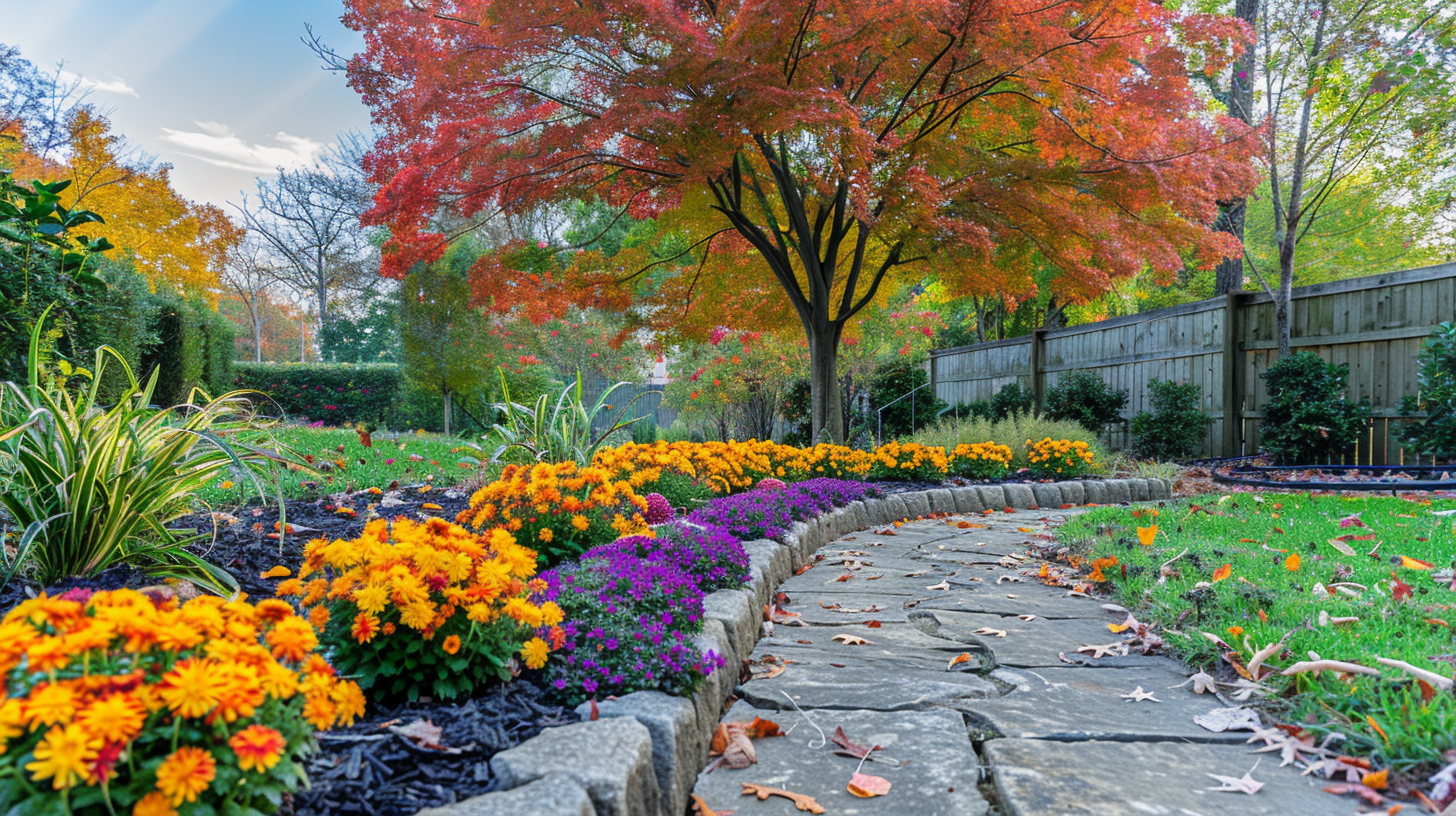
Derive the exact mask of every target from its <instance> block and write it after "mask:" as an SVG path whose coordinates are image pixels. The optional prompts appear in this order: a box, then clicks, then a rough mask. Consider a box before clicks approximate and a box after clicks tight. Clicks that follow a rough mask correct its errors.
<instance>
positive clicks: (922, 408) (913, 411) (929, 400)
mask: <svg viewBox="0 0 1456 816" xmlns="http://www.w3.org/2000/svg"><path fill="white" fill-rule="evenodd" d="M929 381H930V377H929V375H928V374H926V373H925V369H924V368H922V367H920V366H918V365H916V364H914V363H911V362H909V361H907V360H895V361H893V362H889V363H884V364H883V365H880V366H879V367H877V368H876V369H875V373H874V376H873V377H872V378H871V379H870V422H871V423H872V424H871V428H872V429H874V428H877V429H878V430H879V434H880V438H881V439H886V440H888V439H894V438H896V437H899V436H908V435H909V434H912V433H914V432H916V431H918V430H920V429H921V428H925V427H928V426H930V425H932V424H934V423H935V420H936V417H937V416H939V415H940V412H941V410H942V409H944V408H945V402H944V401H942V400H941V399H940V398H938V397H936V396H935V394H934V393H932V391H931V389H929V388H922V389H921V390H920V391H916V392H915V395H914V396H913V397H906V396H905V395H906V394H909V393H910V392H911V391H913V390H915V389H916V388H920V387H921V386H923V385H925V384H926V383H928V382H929ZM901 397H905V398H904V399H900V398H901ZM896 400H898V402H897V401H896ZM881 409H884V410H883V411H882V410H881ZM876 422H877V423H878V424H875V423H876Z"/></svg>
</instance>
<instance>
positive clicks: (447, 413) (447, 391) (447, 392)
mask: <svg viewBox="0 0 1456 816" xmlns="http://www.w3.org/2000/svg"><path fill="white" fill-rule="evenodd" d="M445 435H446V436H449V435H450V389H448V388H446V389H445Z"/></svg>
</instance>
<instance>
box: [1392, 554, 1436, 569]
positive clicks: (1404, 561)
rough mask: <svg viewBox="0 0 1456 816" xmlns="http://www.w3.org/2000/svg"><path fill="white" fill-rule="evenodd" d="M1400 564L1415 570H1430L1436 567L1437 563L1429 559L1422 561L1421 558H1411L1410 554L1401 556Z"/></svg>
mask: <svg viewBox="0 0 1456 816" xmlns="http://www.w3.org/2000/svg"><path fill="white" fill-rule="evenodd" d="M1400 565H1401V566H1402V567H1405V568H1406V569H1414V570H1428V569H1435V568H1436V565H1435V564H1432V563H1430V562H1429V561H1422V560H1421V559H1419V558H1411V557H1410V556H1408V555H1402V556H1401V557H1400Z"/></svg>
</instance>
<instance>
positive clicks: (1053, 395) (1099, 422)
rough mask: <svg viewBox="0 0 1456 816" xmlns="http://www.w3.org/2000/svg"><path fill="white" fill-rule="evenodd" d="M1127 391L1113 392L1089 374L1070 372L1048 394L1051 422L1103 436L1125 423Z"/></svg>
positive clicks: (1047, 402) (1048, 415)
mask: <svg viewBox="0 0 1456 816" xmlns="http://www.w3.org/2000/svg"><path fill="white" fill-rule="evenodd" d="M1126 407H1127V391H1125V390H1114V389H1113V388H1112V387H1111V386H1109V385H1108V384H1107V383H1105V382H1103V381H1102V378H1101V377H1099V376H1097V375H1096V374H1093V373H1092V372H1090V371H1069V372H1067V373H1065V374H1063V375H1062V376H1061V378H1060V379H1058V380H1057V384H1056V385H1055V386H1053V387H1052V388H1051V389H1049V390H1048V391H1047V393H1046V415H1047V418H1048V419H1067V420H1071V421H1073V422H1076V423H1077V424H1079V425H1081V426H1082V427H1083V428H1086V429H1087V430H1089V431H1091V432H1093V433H1100V432H1101V431H1102V429H1103V428H1106V427H1107V426H1108V425H1111V424H1112V423H1114V422H1118V421H1120V420H1121V419H1122V411H1123V409H1124V408H1126Z"/></svg>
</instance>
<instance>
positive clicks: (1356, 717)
mask: <svg viewBox="0 0 1456 816" xmlns="http://www.w3.org/2000/svg"><path fill="white" fill-rule="evenodd" d="M1432 499H1434V501H1433V500H1432ZM1441 510H1456V500H1453V497H1452V495H1451V494H1450V493H1447V494H1444V495H1439V494H1409V495H1408V496H1405V497H1399V498H1386V497H1369V496H1359V497H1349V496H1341V495H1336V494H1309V493H1264V494H1255V493H1239V494H1230V495H1224V496H1211V495H1210V496H1198V497H1193V498H1190V499H1183V500H1179V501H1176V502H1172V503H1169V504H1168V505H1166V506H1164V507H1163V508H1161V510H1160V511H1156V512H1155V511H1152V510H1133V509H1128V508H1105V509H1099V510H1094V511H1090V512H1088V513H1085V514H1082V515H1079V516H1077V517H1074V518H1073V519H1071V520H1070V521H1069V522H1068V523H1067V525H1066V526H1065V527H1064V528H1063V530H1062V532H1061V541H1062V543H1063V545H1066V546H1068V547H1069V548H1070V550H1069V552H1064V553H1063V554H1062V555H1063V556H1064V557H1069V558H1071V559H1072V560H1074V562H1075V563H1077V564H1080V565H1082V566H1083V567H1084V568H1085V567H1088V566H1090V567H1092V570H1091V574H1092V575H1093V576H1095V577H1097V578H1100V579H1101V581H1102V583H1103V586H1105V588H1106V589H1107V590H1108V591H1109V592H1110V593H1111V594H1112V595H1113V596H1114V597H1115V598H1116V599H1117V600H1118V601H1119V603H1121V604H1123V605H1125V606H1127V607H1128V608H1129V609H1130V610H1131V612H1132V614H1133V616H1134V617H1135V618H1137V619H1139V620H1141V621H1143V622H1145V623H1153V624H1155V625H1158V626H1160V627H1161V628H1160V630H1159V631H1158V637H1160V638H1161V640H1162V643H1163V644H1164V646H1165V647H1166V648H1167V649H1168V650H1170V651H1171V652H1173V653H1174V654H1176V655H1178V656H1180V657H1182V658H1184V659H1185V660H1187V661H1188V662H1190V663H1191V664H1193V665H1195V666H1198V667H1200V668H1202V669H1204V670H1206V671H1207V672H1209V673H1210V674H1212V675H1213V676H1215V677H1216V678H1218V679H1219V680H1220V682H1225V683H1226V685H1225V686H1224V688H1225V689H1226V690H1227V692H1228V693H1229V694H1236V695H1239V696H1240V697H1241V699H1243V700H1245V701H1247V702H1250V703H1254V704H1257V705H1259V706H1261V707H1262V708H1264V709H1265V710H1266V711H1267V712H1268V713H1269V714H1270V715H1271V716H1272V717H1274V718H1275V719H1276V720H1278V721H1280V722H1284V723H1290V724H1291V726H1290V727H1291V728H1292V729H1294V730H1295V732H1296V737H1297V738H1300V739H1305V738H1308V739H1309V740H1310V741H1311V744H1324V742H1323V741H1324V740H1326V739H1334V740H1337V741H1338V742H1339V745H1340V752H1341V753H1343V754H1348V755H1351V756H1357V757H1364V758H1365V759H1363V760H1361V761H1368V762H1371V763H1373V767H1375V768H1388V769H1389V771H1390V785H1391V786H1392V788H1394V789H1397V790H1398V791H1402V790H1403V792H1406V793H1413V792H1416V791H1420V790H1424V789H1428V788H1429V785H1426V784H1425V778H1426V777H1428V776H1429V775H1430V774H1431V773H1432V772H1434V771H1435V770H1437V769H1439V768H1441V767H1443V766H1445V765H1447V764H1449V760H1448V758H1447V752H1448V751H1451V750H1452V749H1456V736H1453V735H1456V695H1453V694H1452V693H1451V691H1450V677H1451V674H1452V664H1453V663H1456V630H1453V626H1456V571H1453V567H1456V558H1453V552H1452V549H1451V543H1450V542H1451V536H1452V534H1453V526H1452V520H1453V518H1452V516H1451V515H1437V513H1438V512H1439V511H1441ZM1256 656H1257V657H1256ZM1320 660H1323V661H1338V664H1330V663H1323V664H1322V663H1319V662H1318V661H1320ZM1340 664H1343V665H1340ZM1250 665H1254V666H1255V668H1254V669H1253V671H1252V672H1251V671H1250V670H1249V668H1248V667H1249V666H1250ZM1321 665H1323V666H1326V667H1327V668H1326V670H1324V671H1315V669H1318V668H1319V667H1320V666H1321ZM1331 666H1332V667H1333V668H1332V669H1331V668H1329V667H1331ZM1410 667H1413V668H1414V671H1412V670H1411V668H1410ZM1423 672H1425V673H1426V674H1423ZM1332 735H1339V736H1337V737H1335V736H1332Z"/></svg>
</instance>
